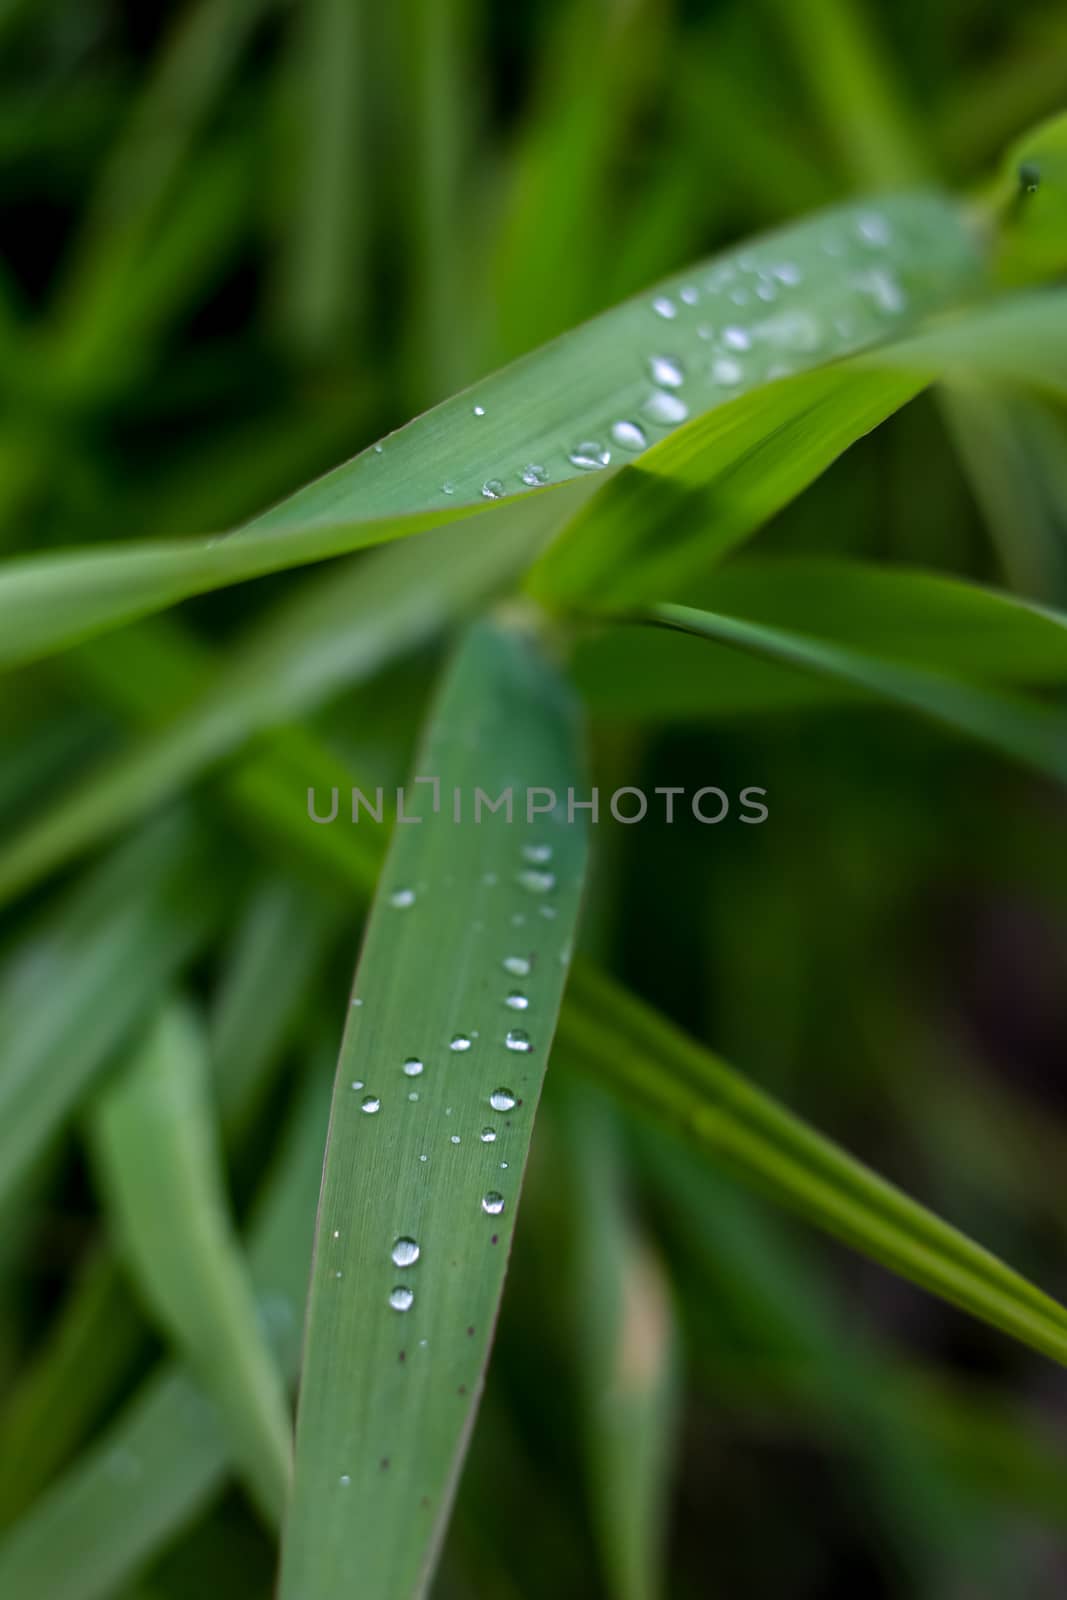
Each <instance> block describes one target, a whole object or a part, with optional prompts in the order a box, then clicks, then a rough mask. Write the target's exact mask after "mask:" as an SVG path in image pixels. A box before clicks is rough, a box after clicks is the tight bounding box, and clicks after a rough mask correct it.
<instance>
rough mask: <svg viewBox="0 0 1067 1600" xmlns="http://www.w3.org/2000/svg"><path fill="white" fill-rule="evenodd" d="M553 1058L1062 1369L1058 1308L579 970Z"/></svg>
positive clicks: (1063, 1322)
mask: <svg viewBox="0 0 1067 1600" xmlns="http://www.w3.org/2000/svg"><path fill="white" fill-rule="evenodd" d="M560 1049H561V1050H562V1051H564V1052H565V1053H566V1055H567V1057H569V1058H571V1059H573V1060H574V1061H575V1062H576V1063H577V1064H578V1065H580V1066H581V1067H582V1068H583V1069H584V1070H586V1071H588V1072H591V1073H593V1074H595V1076H597V1077H598V1078H600V1079H601V1080H602V1081H603V1082H604V1083H605V1084H606V1085H607V1086H609V1087H611V1088H612V1089H613V1090H614V1091H615V1092H617V1093H619V1094H622V1095H624V1096H625V1098H626V1099H628V1100H630V1101H631V1102H633V1103H634V1104H636V1105H638V1106H641V1107H642V1108H643V1109H644V1110H645V1111H647V1112H651V1113H652V1114H653V1115H655V1116H657V1117H659V1118H660V1119H662V1120H663V1121H665V1122H667V1123H668V1124H669V1125H670V1126H671V1127H672V1128H673V1129H674V1130H675V1132H677V1133H678V1134H680V1135H681V1136H682V1137H683V1138H685V1139H686V1140H688V1141H689V1142H691V1143H693V1144H695V1145H696V1146H697V1147H698V1148H702V1149H703V1150H705V1151H706V1152H708V1153H709V1154H713V1155H714V1156H716V1157H717V1158H718V1159H720V1160H721V1161H723V1162H724V1163H725V1164H726V1165H727V1166H728V1167H729V1168H730V1169H731V1170H732V1171H733V1172H735V1173H736V1174H737V1176H739V1177H741V1178H743V1179H745V1180H746V1181H748V1182H751V1183H753V1184H754V1185H755V1186H756V1187H757V1188H760V1189H762V1190H763V1191H764V1192H765V1193H769V1194H770V1195H772V1196H773V1197H774V1198H775V1199H777V1200H779V1201H780V1202H782V1203H784V1204H785V1205H787V1206H789V1207H790V1208H791V1209H793V1210H795V1211H798V1212H799V1213H800V1214H801V1215H803V1216H805V1217H807V1218H808V1220H809V1221H811V1222H814V1223H815V1224H816V1225H817V1226H818V1227H821V1228H824V1229H825V1230H826V1231H827V1232H828V1233H831V1234H835V1235H836V1236H837V1237H838V1238H840V1239H843V1240H844V1241H845V1242H846V1243H848V1244H850V1245H852V1246H853V1247H854V1248H855V1249H857V1250H859V1251H861V1252H862V1253H863V1254H864V1255H868V1256H870V1257H872V1258H873V1259H874V1260H875V1261H880V1262H881V1263H882V1265H883V1266H887V1267H889V1268H891V1270H892V1271H894V1272H897V1273H899V1274H900V1275H901V1276H902V1277H905V1278H910V1279H911V1280H912V1282H914V1283H917V1284H919V1285H920V1286H921V1287H922V1288H924V1289H928V1290H930V1291H931V1292H932V1293H934V1294H938V1295H940V1296H941V1297H942V1299H945V1300H948V1301H950V1302H951V1303H953V1304H954V1305H958V1306H962V1307H963V1308H964V1309H965V1310H967V1311H969V1312H971V1314H972V1315H973V1316H976V1317H979V1318H981V1319H982V1320H983V1321H985V1322H988V1323H990V1324H991V1325H992V1326H993V1327H996V1328H1000V1329H1002V1330H1003V1331H1004V1332H1006V1333H1009V1334H1011V1335H1012V1337H1013V1338H1016V1339H1019V1340H1021V1341H1022V1342H1023V1343H1024V1344H1028V1345H1030V1346H1032V1348H1033V1349H1035V1350H1040V1351H1042V1352H1043V1353H1044V1354H1045V1355H1048V1356H1050V1357H1051V1358H1052V1359H1053V1360H1054V1361H1058V1362H1060V1363H1061V1364H1064V1365H1067V1310H1065V1309H1064V1308H1063V1307H1062V1306H1061V1305H1059V1304H1058V1303H1057V1302H1056V1301H1055V1300H1053V1299H1051V1298H1050V1297H1049V1296H1048V1295H1046V1294H1044V1293H1043V1292H1042V1291H1041V1290H1040V1289H1038V1288H1036V1287H1035V1286H1034V1285H1033V1284H1031V1283H1028V1282H1027V1280H1026V1279H1025V1278H1023V1277H1021V1276H1020V1275H1019V1274H1018V1273H1016V1272H1014V1271H1012V1269H1011V1268H1010V1267H1007V1266H1005V1265H1004V1263H1003V1262H1002V1261H999V1260H998V1259H997V1257H996V1256H994V1255H991V1254H990V1253H989V1252H988V1251H987V1250H984V1249H982V1248H981V1246H979V1245H977V1244H974V1243H973V1242H972V1241H971V1240H970V1239H968V1238H967V1237H966V1235H964V1234H962V1233H960V1232H959V1231H958V1230H957V1229H955V1228H953V1227H951V1226H950V1225H949V1224H948V1223H945V1222H942V1221H941V1219H940V1218H938V1217H936V1216H934V1215H933V1213H932V1212H929V1211H927V1210H926V1209H925V1208H924V1207H923V1206H921V1205H919V1204H918V1203H917V1202H916V1201H914V1200H912V1199H910V1198H909V1197H908V1196H907V1195H905V1194H903V1193H902V1192H901V1191H900V1190H899V1189H897V1188H895V1187H894V1186H893V1185H892V1184H891V1183H888V1182H887V1181H886V1180H885V1179H884V1178H880V1177H878V1176H877V1175H876V1174H875V1173H873V1172H871V1171H870V1169H869V1168H867V1167H865V1166H864V1165H863V1164H862V1162H860V1161H857V1160H855V1159H854V1158H853V1157H852V1156H849V1155H847V1154H846V1153H845V1152H844V1151H843V1150H841V1149H839V1148H838V1147H837V1146H836V1145H834V1144H833V1143H832V1142H831V1141H830V1140H829V1139H825V1138H823V1137H822V1135H820V1134H818V1133H816V1132H815V1131H814V1130H813V1129H811V1128H809V1127H807V1126H806V1125H805V1124H804V1123H803V1122H802V1121H800V1119H799V1118H797V1117H795V1116H793V1115H792V1114H791V1113H790V1112H789V1111H788V1110H786V1109H785V1107H783V1106H781V1105H779V1104H778V1103H777V1102H776V1101H774V1100H772V1099H771V1097H770V1096H769V1095H765V1094H763V1093H762V1092H761V1091H760V1090H759V1089H758V1088H756V1087H755V1085H753V1084H750V1083H749V1082H747V1081H746V1080H745V1079H744V1078H743V1077H741V1076H740V1074H738V1073H736V1072H734V1071H732V1070H731V1069H730V1068H729V1067H727V1066H725V1065H724V1064H723V1063H722V1062H721V1061H719V1060H718V1059H717V1058H716V1057H715V1056H713V1055H712V1054H711V1053H710V1052H709V1051H706V1050H704V1049H702V1048H701V1047H700V1046H699V1045H697V1044H695V1043H694V1042H693V1041H692V1040H690V1039H688V1038H686V1037H685V1035H684V1034H682V1033H681V1032H680V1031H679V1030H678V1029H676V1028H674V1027H673V1026H672V1025H671V1024H669V1023H668V1022H666V1021H665V1020H664V1019H663V1018H661V1017H659V1016H657V1014H656V1013H655V1012H654V1011H652V1010H651V1009H650V1008H649V1007H647V1006H645V1005H643V1004H642V1003H641V1002H640V1001H639V1000H637V999H635V998H634V997H633V996H630V995H627V994H625V993H624V992H623V991H622V990H621V989H620V988H619V987H618V986H617V985H616V984H614V983H613V982H611V980H610V979H607V978H605V977H603V976H602V975H600V974H597V973H595V972H593V971H592V970H591V969H590V968H588V967H585V966H579V967H576V968H575V972H574V975H573V978H572V983H571V993H570V996H569V998H568V1005H567V1007H566V1008H565V1010H564V1012H563V1015H562V1017H561V1022H560Z"/></svg>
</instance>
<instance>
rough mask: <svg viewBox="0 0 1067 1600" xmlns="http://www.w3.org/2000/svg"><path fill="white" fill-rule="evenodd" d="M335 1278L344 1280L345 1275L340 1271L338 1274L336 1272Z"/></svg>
mask: <svg viewBox="0 0 1067 1600" xmlns="http://www.w3.org/2000/svg"><path fill="white" fill-rule="evenodd" d="M334 1277H335V1278H343V1277H344V1273H343V1272H340V1271H338V1272H335V1273H334Z"/></svg>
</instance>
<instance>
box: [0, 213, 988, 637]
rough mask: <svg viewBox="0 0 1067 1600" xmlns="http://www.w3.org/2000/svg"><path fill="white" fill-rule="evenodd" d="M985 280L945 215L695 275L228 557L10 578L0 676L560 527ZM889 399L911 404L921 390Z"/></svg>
mask: <svg viewBox="0 0 1067 1600" xmlns="http://www.w3.org/2000/svg"><path fill="white" fill-rule="evenodd" d="M983 281H984V279H983V271H982V263H981V258H980V253H979V249H978V246H977V243H976V242H975V240H974V238H973V237H972V235H971V232H970V228H969V224H968V222H967V220H966V218H965V216H964V213H963V212H962V210H961V209H960V208H959V207H958V206H957V205H956V203H955V202H954V201H952V200H950V199H948V198H947V197H945V196H941V195H938V194H936V193H931V194H926V193H918V194H912V195H899V196H889V197H886V198H883V199H880V200H878V202H877V203H876V204H873V203H872V204H871V205H869V206H859V207H856V206H849V207H843V208H840V209H838V210H836V211H831V212H827V213H824V214H822V215H820V216H817V217H814V218H812V219H810V220H809V221H807V222H805V223H801V224H798V225H797V226H795V227H793V228H790V229H786V230H783V231H782V232H781V233H778V234H772V235H769V236H767V237H766V238H764V239H761V240H758V241H755V242H754V243H752V244H751V245H750V246H748V247H746V248H745V249H743V250H741V251H738V252H735V253H733V254H732V255H729V256H726V257H722V258H719V259H718V260H715V261H711V262H705V263H703V264H700V265H697V266H694V267H693V268H691V269H690V270H689V271H688V272H686V273H684V274H679V275H677V276H675V277H674V278H672V279H669V280H667V281H665V282H664V283H662V284H660V285H659V286H658V287H657V288H656V289H653V290H650V291H648V292H647V293H645V294H643V295H640V296H638V297H637V298H635V299H633V300H629V301H626V302H624V303H623V304H622V305H619V306H616V307H615V308H614V309H613V310H611V311H608V312H605V313H604V314H603V315H601V316H599V317H596V318H594V319H593V320H592V321H591V322H587V323H585V324H584V325H583V326H581V327H579V328H576V329H574V330H573V331H572V332H570V333H568V334H565V335H563V336H562V337H561V338H559V339H557V340H555V341H553V342H552V343H551V344H548V345H545V346H543V347H542V348H541V349H540V350H537V351H534V352H533V353H531V354H530V355H528V356H524V357H522V358H521V359H520V360H519V361H516V362H514V363H513V364H512V365H511V366H509V367H505V368H504V369H502V370H501V371H500V372H497V373H496V374H494V375H493V376H491V377H489V378H486V379H485V380H484V381H483V382H481V383H479V384H477V385H475V386H474V387H473V388H472V389H469V390H467V391H465V392H463V393H461V394H458V395H455V396H454V397H453V398H452V399H450V400H446V401H445V402H444V403H443V404H442V405H439V406H437V407H435V408H434V409H433V410H432V411H429V412H427V413H426V414H425V415H424V416H421V417H417V418H416V419H415V420H414V421H413V422H411V423H409V424H408V425H407V426H406V427H404V428H401V429H400V430H399V431H398V432H397V433H395V434H392V435H391V436H390V437H389V438H388V439H387V440H385V441H384V442H383V444H382V445H380V446H375V447H374V448H372V449H370V450H366V451H364V452H363V453H362V454H361V455H359V456H357V457H356V458H355V459H354V460H352V461H350V462H347V463H346V464H345V465H344V466H341V467H338V468H337V469H336V470H335V471H334V472H331V473H328V474H327V475H326V476H325V477H323V478H321V479H319V480H318V481H317V482H316V483H313V484H310V485H309V486H308V487H307V488H305V489H302V490H301V491H300V492H299V493H297V494H296V495H293V496H291V497H290V498H289V499H288V500H286V501H283V502H282V504H281V505H279V506H276V507H274V508H273V510H271V511H268V512H267V513H266V514H265V515H263V516H261V517H259V518H257V519H256V520H255V521H254V522H252V523H249V524H247V525H246V526H245V527H244V528H242V529H240V530H238V531H237V532H236V533H234V534H232V535H231V536H230V537H228V538H222V539H209V540H203V539H201V540H192V541H188V542H185V543H181V542H178V541H172V542H169V543H164V542H160V543H159V544H154V545H153V544H147V543H146V544H128V545H124V546H120V547H115V546H112V547H110V548H104V549H99V548H98V549H94V550H92V551H75V552H69V553H62V554H50V555H47V556H42V557H37V558H33V559H20V560H17V561H14V562H11V563H9V564H8V565H7V566H6V567H5V568H4V569H3V570H2V571H0V665H12V664H14V663H15V662H18V661H25V660H29V659H32V658H33V657H35V656H40V655H43V654H46V653H47V652H49V651H53V650H56V649H59V648H62V647H63V646H64V645H69V644H70V643H72V642H73V641H75V640H77V639H82V638H86V637H88V636H89V635H91V634H93V633H96V632H99V631H101V630H102V629H105V628H110V627H115V626H116V625H117V624H118V623H120V622H123V621H129V620H132V619H133V618H135V617H138V616H142V615H145V614H146V613H148V612H150V611H155V610H160V609H162V608H163V607H165V606H169V605H173V604H175V603H176V602H178V601H179V600H181V599H183V598H185V597H186V596H189V595H193V594H199V593H204V592H206V591H208V590H210V589H215V588H219V587H222V586H224V585H226V584H232V583H239V582H242V581H244V580H246V579H248V578H252V577H256V576H258V575H261V574H265V573H269V572H277V571H281V570H283V569H284V568H286V567H291V566H296V565H299V564H301V563H303V562H309V561H321V560H325V559H326V558H327V557H330V556H335V555H340V554H342V553H344V552H345V551H348V550H356V549H361V548H364V547H366V546H367V545H371V544H379V543H383V542H385V541H387V540H391V539H396V538H401V537H404V536H406V535H409V534H412V533H418V532H423V531H425V530H426V529H428V528H431V527H434V526H437V525H438V524H440V523H443V522H447V521H452V520H455V519H456V518H459V517H470V516H472V515H473V514H474V513H475V512H481V513H483V514H484V513H485V512H487V511H489V510H490V508H491V507H492V506H493V503H494V502H495V500H496V499H497V498H498V497H501V496H511V495H515V494H522V495H529V494H532V493H535V492H541V493H544V492H547V493H550V494H552V495H554V496H559V497H561V503H560V508H559V509H560V516H561V518H562V517H563V516H565V515H567V514H568V513H569V512H570V511H571V510H574V509H577V507H578V505H579V504H580V503H581V502H582V501H583V500H584V498H585V497H586V495H587V494H588V493H589V491H590V487H591V485H595V483H596V481H597V479H598V476H599V472H598V469H603V468H604V467H607V468H608V469H609V472H613V471H614V470H615V468H616V467H617V466H618V464H619V463H620V462H623V461H625V460H627V459H632V457H633V455H634V453H635V452H638V451H640V450H641V449H642V448H644V445H645V444H646V443H652V444H654V443H655V441H657V440H662V439H664V438H665V437H666V436H667V435H668V434H669V433H670V432H671V430H672V429H674V428H676V427H677V426H678V425H679V423H681V422H682V421H684V420H685V418H687V417H697V418H699V417H701V416H703V415H704V414H706V413H707V412H709V411H711V410H714V409H715V408H718V407H723V406H726V405H727V403H728V402H729V401H731V400H732V399H733V397H734V396H735V395H736V394H738V393H741V392H743V391H745V390H749V389H754V388H759V387H761V386H763V385H765V384H767V383H768V382H770V381H773V380H774V379H775V378H776V377H777V376H778V375H779V374H780V372H781V370H782V367H783V364H784V366H785V368H786V370H789V371H794V370H803V369H807V368H811V367H817V366H823V365H825V364H826V363H827V362H828V361H833V360H835V359H837V358H839V357H841V356H844V355H846V354H848V353H850V352H855V351H859V350H863V349H865V348H867V347H869V346H872V345H875V344H878V343H880V342H882V341H884V340H885V339H887V338H888V337H890V336H899V335H900V334H901V333H902V332H904V331H905V330H906V329H908V328H910V327H912V326H914V325H917V324H918V323H919V322H920V321H921V319H922V318H923V317H924V316H928V315H930V314H931V313H932V312H934V311H936V310H939V309H942V308H945V307H952V306H958V305H959V304H961V303H963V302H965V301H966V300H968V299H969V298H970V297H971V296H972V294H973V293H974V292H975V290H976V288H977V287H980V286H981V284H982V283H983ZM757 287H760V288H762V289H763V290H764V291H766V292H767V293H768V294H769V295H770V296H771V302H770V303H769V304H766V303H764V302H762V301H759V300H757V301H756V303H757V304H759V305H760V306H761V309H760V310H759V311H758V312H757V313H756V314H755V317H754V318H753V317H739V316H738V315H737V309H738V308H737V305H736V303H735V302H734V301H733V300H732V299H731V295H732V294H734V293H737V292H740V293H742V294H743V295H744V296H745V297H746V303H747V300H748V298H749V297H752V296H755V295H756V291H757ZM742 324H743V325H742ZM738 340H741V341H743V348H739V347H737V348H735V346H737V342H738ZM742 358H743V359H742ZM897 381H898V383H899V385H900V394H901V396H902V397H906V394H907V393H908V392H910V389H909V385H912V384H914V382H915V380H914V379H913V378H912V377H911V376H910V375H902V376H901V377H900V378H899V379H898V380H897ZM885 388H886V383H885V380H882V382H881V383H880V384H879V386H878V390H879V393H881V392H882V391H884V390H885ZM679 389H681V390H682V393H681V394H680V393H679V392H678V391H679ZM864 403H865V406H866V410H865V412H864V415H870V417H871V420H869V421H868V422H867V423H866V425H867V426H872V425H873V421H876V420H880V417H879V416H878V415H876V414H874V413H875V412H877V402H876V399H875V398H872V395H871V394H869V393H867V392H866V390H865V391H864ZM895 403H896V404H900V403H902V402H901V399H897V401H896V402H895ZM872 407H873V408H874V409H873V411H872ZM890 409H893V407H892V406H890ZM882 414H884V412H883V413H882ZM861 431H862V429H861ZM542 486H544V487H542ZM568 486H569V487H568ZM487 536H489V537H491V532H490V531H489V530H487Z"/></svg>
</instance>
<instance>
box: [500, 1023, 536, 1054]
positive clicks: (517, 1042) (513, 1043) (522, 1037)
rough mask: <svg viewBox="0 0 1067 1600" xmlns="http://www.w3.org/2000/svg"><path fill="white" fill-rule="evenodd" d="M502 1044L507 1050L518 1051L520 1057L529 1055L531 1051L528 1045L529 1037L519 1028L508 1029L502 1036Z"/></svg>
mask: <svg viewBox="0 0 1067 1600" xmlns="http://www.w3.org/2000/svg"><path fill="white" fill-rule="evenodd" d="M504 1043H505V1044H506V1045H507V1047H508V1049H509V1050H518V1051H519V1052H520V1053H521V1054H522V1055H529V1053H530V1051H531V1050H532V1049H533V1045H532V1044H531V1043H530V1035H529V1034H528V1033H524V1032H523V1030H522V1029H521V1028H509V1029H508V1031H507V1033H506V1034H505V1035H504Z"/></svg>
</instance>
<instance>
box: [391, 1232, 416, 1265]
mask: <svg viewBox="0 0 1067 1600" xmlns="http://www.w3.org/2000/svg"><path fill="white" fill-rule="evenodd" d="M391 1254H392V1258H393V1266H394V1267H413V1266H414V1265H415V1263H416V1261H417V1260H418V1259H419V1257H420V1256H421V1254H422V1251H421V1250H420V1249H419V1246H418V1244H417V1243H416V1241H415V1240H414V1239H411V1238H409V1237H408V1235H407V1234H406V1233H402V1234H401V1235H400V1238H399V1239H398V1240H397V1241H396V1244H394V1246H393V1248H392V1251H391Z"/></svg>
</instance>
